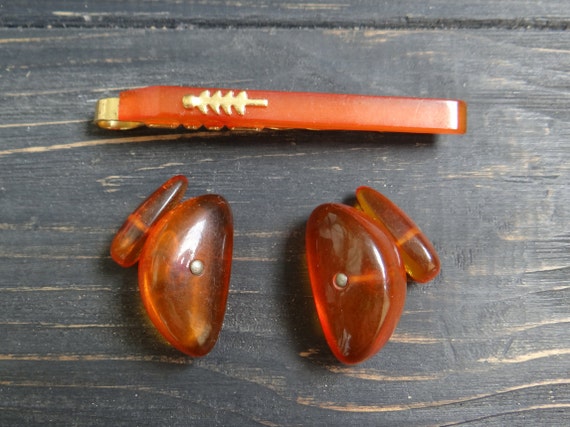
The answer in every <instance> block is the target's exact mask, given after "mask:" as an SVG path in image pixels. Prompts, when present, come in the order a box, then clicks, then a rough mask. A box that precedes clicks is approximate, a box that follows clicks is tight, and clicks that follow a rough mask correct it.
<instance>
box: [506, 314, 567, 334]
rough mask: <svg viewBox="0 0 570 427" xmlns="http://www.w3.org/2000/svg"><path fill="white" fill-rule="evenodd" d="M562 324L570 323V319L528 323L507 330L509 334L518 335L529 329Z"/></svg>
mask: <svg viewBox="0 0 570 427" xmlns="http://www.w3.org/2000/svg"><path fill="white" fill-rule="evenodd" d="M562 323H570V317H565V318H562V319H551V320H544V321H543V322H535V323H528V324H526V325H518V326H511V327H510V328H505V332H507V333H516V332H523V331H528V330H529V329H535V328H541V327H543V326H550V325H559V324H562Z"/></svg>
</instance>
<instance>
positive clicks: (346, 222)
mask: <svg viewBox="0 0 570 427" xmlns="http://www.w3.org/2000/svg"><path fill="white" fill-rule="evenodd" d="M356 198H357V207H351V206H346V205H341V204H336V203H328V204H324V205H321V206H319V207H317V208H316V209H315V210H314V211H313V213H312V214H311V216H310V217H309V220H308V222H307V230H306V254H307V264H308V268H309V276H310V281H311V288H312V291H313V296H314V300H315V304H316V308H317V314H318V317H319V320H320V323H321V326H322V328H323V332H324V335H325V338H326V341H327V343H328V345H329V347H330V349H331V351H332V353H333V354H334V355H335V357H336V358H337V359H338V360H339V361H341V362H343V363H346V364H355V363H360V362H362V361H364V360H366V359H368V358H369V357H371V356H373V355H374V354H375V353H376V352H378V351H379V350H380V348H381V347H382V346H383V345H384V344H385V343H386V342H387V341H388V339H389V338H390V336H391V335H392V333H393V332H394V330H395V328H396V325H397V324H398V321H399V319H400V316H401V314H402V311H403V309H404V302H405V299H406V283H407V281H406V274H407V275H408V276H409V277H410V278H411V279H412V280H415V281H417V282H422V283H423V282H427V281H429V280H431V279H433V278H434V277H435V276H436V275H437V274H438V272H439V269H440V262H439V258H438V256H437V253H436V251H435V249H434V248H433V245H432V244H431V243H430V241H429V240H428V239H427V237H426V236H425V235H424V234H423V233H422V232H421V231H420V229H419V228H418V227H417V225H415V223H414V222H413V221H412V220H411V219H410V218H409V217H408V216H407V215H406V214H405V213H404V212H403V211H402V210H401V209H400V208H398V207H397V206H396V205H395V204H394V203H392V202H391V201H390V200H389V199H387V198H386V197H385V196H383V195H382V194H380V193H378V192H376V191H375V190H373V189H371V188H368V187H360V188H358V189H357V190H356Z"/></svg>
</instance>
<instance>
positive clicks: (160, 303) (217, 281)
mask: <svg viewBox="0 0 570 427" xmlns="http://www.w3.org/2000/svg"><path fill="white" fill-rule="evenodd" d="M232 246H233V223H232V215H231V212H230V208H229V205H228V203H227V202H226V201H225V200H224V199H223V198H222V197H220V196H215V195H206V196H201V197H196V198H194V199H190V200H188V201H186V202H184V203H182V204H180V205H179V206H177V207H176V208H175V209H174V210H172V211H170V212H169V213H168V214H167V215H165V216H164V217H163V218H162V219H161V220H160V221H159V222H158V223H157V224H156V226H155V227H153V230H152V233H151V234H150V236H149V237H148V240H147V243H146V244H145V246H144V248H143V251H142V254H141V258H140V261H139V287H140V291H141V296H142V300H143V303H144V306H145V307H146V310H147V312H148V314H149V317H150V318H151V320H152V322H153V323H154V325H155V326H156V328H157V329H158V330H159V331H160V332H161V333H162V335H163V336H164V337H165V338H166V339H167V340H168V341H169V342H170V343H171V344H172V345H173V346H174V347H176V348H177V349H178V350H180V351H182V352H184V353H186V354H188V355H190V356H203V355H205V354H207V353H208V352H209V351H210V350H211V349H212V348H213V346H214V344H215V343H216V340H217V338H218V334H219V333H220V330H221V328H222V323H223V320H224V313H225V309H226V300H227V296H228V291H229V282H230V270H231V253H232Z"/></svg>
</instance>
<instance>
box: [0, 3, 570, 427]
mask: <svg viewBox="0 0 570 427" xmlns="http://www.w3.org/2000/svg"><path fill="white" fill-rule="evenodd" d="M129 4H130V3H129ZM152 5H154V3H152V4H150V5H149V7H152ZM529 7H530V6H529ZM569 45H570V34H569V33H567V32H556V31H548V32H544V31H526V32H518V31H507V30H486V31H476V30H461V31H434V30H403V29H399V30H391V31H389V30H386V31H374V30H358V29H334V30H333V29H322V28H316V29H312V30H309V29H304V30H296V29H276V28H249V29H246V28H241V29H239V28H234V29H232V28H226V29H223V28H211V29H208V28H200V29H195V30H194V31H170V30H112V29H84V30H81V29H57V30H47V29H43V30H42V29H35V30H34V29H30V30H21V29H2V30H0V65H1V68H0V69H1V70H2V72H1V73H2V86H1V93H0V117H1V119H0V141H1V147H0V236H1V237H0V343H1V346H0V395H1V397H0V421H2V424H7V425H10V424H46V423H52V424H76V425H88V424H89V425H91V424H105V425H108V424H113V425H130V424H150V425H156V424H164V423H168V424H172V425H188V424H214V425H241V424H262V425H319V424H321V425H326V424H338V425H387V424H388V425H455V424H469V425H497V426H499V425H517V424H519V425H520V424H529V425H536V424H541V425H565V424H567V423H568V421H569V416H568V410H569V407H570V393H569V384H570V378H569V377H568V369H567V367H568V361H569V357H570V356H569V355H570V346H569V339H568V334H567V326H568V322H569V321H570V317H569V315H568V303H569V292H568V290H569V286H568V285H569V278H568V265H569V254H570V251H569V250H568V247H569V242H570V235H569V233H568V224H569V220H570V212H569V210H568V206H569V201H570V200H569V193H568V188H569V185H570V172H569V169H568V161H567V153H568V149H569V144H570V143H569V141H570V138H569V136H570V126H569V124H570V113H569V111H570V109H569V105H568V103H569V101H568V96H567V89H568V87H569V86H570V77H569V75H568V73H567V70H568V69H569V68H570V59H569V58H570V57H569V55H568V46H569ZM150 84H186V85H196V86H200V85H204V86H206V85H219V86H224V87H230V86H233V87H239V88H260V89H275V90H309V91H310V90H314V91H328V92H348V93H370V94H389V95H409V96H433V97H458V98H463V99H465V100H467V101H468V103H469V108H470V110H469V118H470V129H469V132H468V134H467V135H465V136H439V137H431V136H419V135H395V134H374V133H350V132H323V133H318V132H309V131H287V132H275V131H263V132H259V133H248V132H236V133H231V132H225V131H222V132H219V133H217V132H204V131H197V132H182V131H172V132H163V131H156V130H154V131H153V130H145V129H141V130H136V131H133V132H128V133H113V132H105V131H102V130H98V129H96V128H94V127H93V125H92V124H91V123H90V120H91V117H92V114H93V109H94V104H95V101H96V99H98V98H100V97H104V96H109V95H113V94H115V93H117V90H118V89H119V88H121V89H122V88H126V87H132V86H141V85H150ZM177 173H183V174H186V175H188V177H189V179H190V183H191V185H190V190H189V195H197V194H201V193H206V192H212V193H219V194H222V195H224V196H225V197H226V198H228V200H229V201H230V202H231V204H232V207H233V209H234V216H235V226H236V241H235V251H234V256H235V260H234V264H233V274H232V283H231V293H230V298H229V301H228V311H227V314H226V320H225V323H224V329H223V331H222V334H221V337H220V340H219V342H218V344H217V346H216V347H215V349H214V350H213V352H212V353H211V354H210V355H208V356H207V357H205V358H202V359H195V360H193V359H189V358H186V357H183V356H182V355H180V354H179V353H178V352H176V351H175V350H173V349H171V348H170V347H168V346H167V345H165V344H163V342H162V341H161V339H160V338H159V337H158V336H157V334H156V333H155V331H154V330H153V328H152V327H151V326H150V325H149V324H148V321H147V320H146V317H145V315H144V313H143V312H142V308H141V304H140V301H139V298H138V293H137V292H138V291H137V285H136V270H135V269H127V270H124V269H121V268H119V267H118V266H116V265H114V264H113V263H112V261H111V260H110V258H109V256H108V246H109V242H110V240H111V238H112V235H113V233H114V231H115V230H116V229H117V228H118V226H119V225H120V224H121V222H122V221H123V219H124V218H125V217H126V215H127V214H128V213H129V212H130V211H131V210H132V209H133V208H134V207H135V206H136V205H137V204H138V203H139V202H140V201H141V200H142V199H143V198H144V197H145V196H146V195H148V194H149V193H150V192H151V191H152V190H153V189H154V188H155V187H157V186H158V185H159V184H160V183H162V182H163V181H164V180H165V179H166V178H168V177H169V176H171V175H174V174H177ZM363 184H367V185H371V186H373V187H376V188H377V189H379V190H380V191H383V192H384V193H385V194H387V195H388V196H390V197H392V198H393V199H394V200H395V201H396V202H398V203H399V204H400V205H401V206H402V207H403V208H404V209H405V210H406V211H408V213H409V214H410V215H411V216H412V217H413V218H414V219H415V220H416V221H417V222H418V223H419V224H420V226H421V227H422V229H423V230H424V231H425V232H426V234H428V235H429V236H430V237H431V238H432V239H433V241H434V243H435V245H436V247H437V249H438V250H439V252H440V255H441V257H442V262H443V270H442V274H441V275H440V276H439V277H438V278H437V279H436V280H435V281H434V282H433V283H431V284H428V285H425V286H418V285H414V284H411V285H410V286H409V290H408V301H407V303H406V311H405V313H404V316H403V318H402V320H401V322H400V325H399V326H398V329H397V331H396V334H395V336H394V337H393V339H392V340H391V341H390V343H389V344H388V345H387V346H386V347H385V348H384V349H383V350H382V351H381V352H380V353H379V354H378V355H377V356H376V357H374V358H373V359H371V360H369V361H368V362H366V363H364V364H362V365H359V366H356V367H345V366H341V365H339V364H337V363H336V362H335V361H334V360H333V358H332V357H331V355H330V353H329V351H328V350H327V348H326V345H325V344H324V341H323V338H322V336H321V333H320V332H319V329H318V327H317V325H316V321H315V313H314V309H313V301H312V297H311V294H310V291H309V290H308V288H307V274H306V267H305V265H304V255H303V238H304V232H303V227H304V223H305V221H306V219H307V217H308V215H309V214H310V212H311V210H312V209H313V208H314V207H315V206H317V205H318V204H320V203H324V202H328V201H347V202H348V201H350V200H351V199H352V197H353V192H354V189H355V188H356V187H357V186H358V185H363Z"/></svg>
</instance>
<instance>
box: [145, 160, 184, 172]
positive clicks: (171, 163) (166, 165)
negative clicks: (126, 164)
mask: <svg viewBox="0 0 570 427" xmlns="http://www.w3.org/2000/svg"><path fill="white" fill-rule="evenodd" d="M183 165H184V163H178V162H170V163H163V164H162V165H158V166H148V167H145V168H138V169H137V171H152V170H160V169H166V168H170V167H172V166H183Z"/></svg>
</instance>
